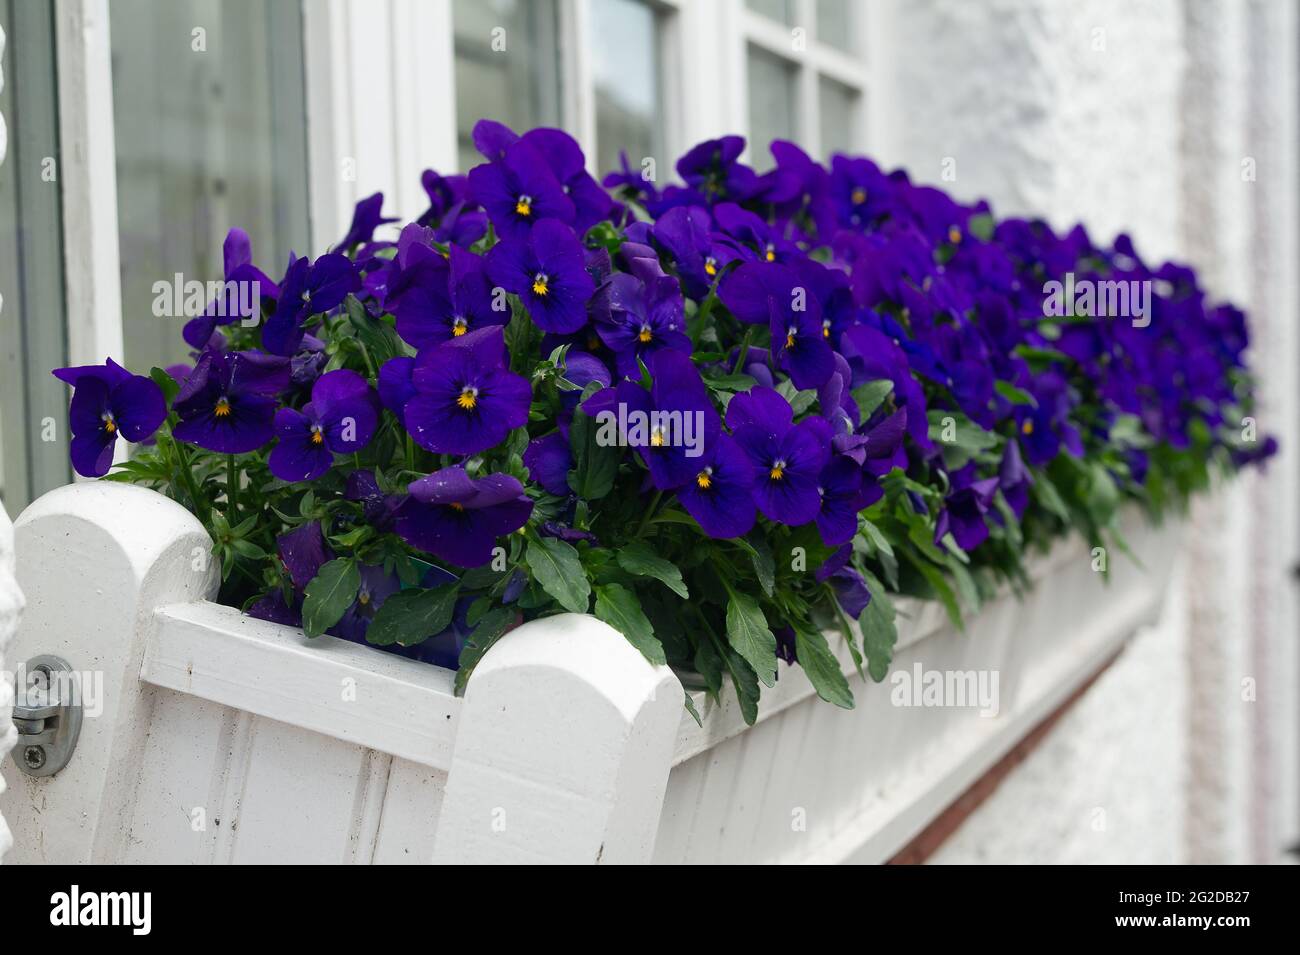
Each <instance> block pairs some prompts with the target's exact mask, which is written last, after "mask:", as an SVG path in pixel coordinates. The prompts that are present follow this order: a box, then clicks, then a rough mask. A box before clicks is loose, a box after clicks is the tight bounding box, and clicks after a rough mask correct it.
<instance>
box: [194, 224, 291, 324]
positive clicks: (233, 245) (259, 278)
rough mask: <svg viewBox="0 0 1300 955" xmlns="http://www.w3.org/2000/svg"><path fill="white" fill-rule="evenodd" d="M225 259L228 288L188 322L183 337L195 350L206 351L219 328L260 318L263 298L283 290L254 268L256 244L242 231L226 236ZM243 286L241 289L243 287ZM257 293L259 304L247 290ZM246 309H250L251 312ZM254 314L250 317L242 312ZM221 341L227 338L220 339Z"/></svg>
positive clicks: (236, 230)
mask: <svg viewBox="0 0 1300 955" xmlns="http://www.w3.org/2000/svg"><path fill="white" fill-rule="evenodd" d="M221 251H222V258H223V260H224V266H225V270H224V275H225V285H224V286H223V287H222V289H221V292H220V295H219V297H218V298H217V299H216V300H215V301H213V302H210V303H208V306H207V308H205V309H204V310H203V314H202V315H199V316H198V317H196V318H193V319H191V320H190V321H188V322H186V323H185V328H184V329H182V331H181V337H182V338H184V339H185V342H186V344H188V345H189V346H190V347H192V348H204V347H206V346H207V345H208V343H209V342H211V341H212V338H213V335H214V333H215V332H216V328H217V326H218V325H230V324H231V323H233V322H236V321H239V320H240V319H243V318H255V317H259V316H260V315H261V310H262V301H261V300H262V299H271V300H272V301H274V300H275V299H276V298H278V297H279V294H280V290H279V286H277V285H276V284H275V283H274V282H272V281H271V280H270V279H269V278H267V276H266V274H265V273H264V272H262V270H261V269H259V268H257V266H255V265H253V244H252V241H251V240H250V239H249V238H248V233H247V232H245V231H244V230H243V229H231V230H230V231H229V232H227V233H226V240H225V242H223V243H222V245H221ZM241 286H242V287H241ZM252 289H256V290H257V299H258V300H257V301H256V302H253V301H251V297H252V296H251V294H250V295H244V294H243V293H244V292H245V291H246V290H247V291H250V292H251V290H252ZM244 306H251V309H249V308H245V307H244ZM246 311H251V312H252V314H251V315H243V314H240V313H241V312H246ZM218 341H221V342H224V341H225V339H224V338H223V337H221V336H218Z"/></svg>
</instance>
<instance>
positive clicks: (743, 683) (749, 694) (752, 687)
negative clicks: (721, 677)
mask: <svg viewBox="0 0 1300 955" xmlns="http://www.w3.org/2000/svg"><path fill="white" fill-rule="evenodd" d="M721 650H722V659H723V663H724V664H725V665H726V668H727V672H728V673H729V674H731V682H732V685H733V686H735V688H736V701H737V702H738V703H739V704H740V715H741V716H742V717H743V718H744V720H745V723H746V724H747V725H749V726H753V725H754V724H755V723H756V722H757V721H758V696H759V692H760V691H759V689H758V677H757V676H756V675H755V674H754V668H753V667H751V666H750V665H749V664H748V663H746V662H745V658H744V657H742V656H741V655H740V654H739V653H737V652H736V651H735V650H733V649H732V648H731V647H729V646H727V645H726V644H723V645H722V648H721Z"/></svg>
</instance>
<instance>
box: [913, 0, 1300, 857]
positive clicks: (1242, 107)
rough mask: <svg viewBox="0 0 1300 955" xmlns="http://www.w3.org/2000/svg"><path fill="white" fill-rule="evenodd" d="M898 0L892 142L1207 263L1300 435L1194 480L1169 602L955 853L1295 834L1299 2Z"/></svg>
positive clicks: (1219, 842) (1110, 847)
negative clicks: (1223, 483)
mask: <svg viewBox="0 0 1300 955" xmlns="http://www.w3.org/2000/svg"><path fill="white" fill-rule="evenodd" d="M895 23H896V29H897V33H898V37H899V44H898V48H897V51H896V53H895V60H896V63H897V67H896V69H895V77H896V83H897V88H896V90H895V91H894V93H895V96H896V100H897V102H896V104H895V111H896V113H897V115H898V117H899V120H898V129H897V130H896V131H895V137H894V138H895V141H896V143H897V150H898V151H897V154H896V155H895V156H891V157H890V158H891V159H897V160H898V161H899V162H900V163H902V164H903V165H905V166H906V167H907V168H908V169H909V170H912V171H913V172H914V175H915V176H916V178H918V179H922V180H928V181H933V182H936V183H937V184H941V185H943V186H945V187H946V188H949V189H952V190H954V191H955V192H956V193H957V194H959V195H961V196H963V197H965V198H970V199H973V198H976V197H981V196H983V197H988V198H989V199H991V200H992V202H993V203H994V207H995V209H996V210H997V211H998V212H1000V213H1002V214H1021V213H1032V214H1038V215H1043V216H1045V217H1046V218H1047V219H1048V220H1049V221H1051V222H1052V223H1053V224H1054V225H1056V226H1058V227H1065V226H1069V225H1071V224H1072V223H1074V222H1075V221H1080V220H1081V221H1083V222H1084V223H1085V224H1086V225H1087V226H1088V228H1089V231H1090V233H1091V234H1092V235H1093V237H1094V238H1096V239H1098V240H1107V239H1109V238H1111V237H1112V236H1113V235H1114V234H1115V233H1117V232H1120V231H1127V232H1129V233H1130V234H1131V235H1132V236H1133V237H1134V240H1135V244H1136V245H1137V248H1138V250H1139V251H1140V252H1141V253H1142V254H1143V255H1144V256H1146V257H1148V258H1152V259H1155V258H1160V257H1169V256H1172V257H1178V258H1180V259H1183V260H1186V261H1190V262H1192V263H1193V264H1195V265H1196V266H1197V267H1198V268H1199V269H1201V270H1202V274H1203V276H1204V278H1205V280H1206V282H1207V284H1208V286H1209V287H1210V289H1211V290H1212V292H1213V293H1214V294H1215V295H1218V296H1222V297H1231V298H1233V299H1234V300H1236V301H1238V302H1240V303H1241V304H1243V305H1245V306H1246V307H1248V308H1249V309H1250V311H1251V315H1252V322H1253V330H1254V335H1255V340H1256V342H1257V347H1256V351H1255V360H1256V362H1257V365H1258V367H1259V369H1260V371H1261V373H1262V374H1263V378H1264V380H1263V387H1262V390H1261V407H1260V411H1259V417H1260V427H1261V428H1262V429H1263V430H1265V431H1270V432H1272V433H1275V434H1278V435H1279V437H1280V438H1281V439H1282V440H1283V442H1284V447H1285V446H1286V445H1287V444H1288V442H1289V444H1290V445H1291V447H1285V450H1284V453H1283V455H1281V456H1280V457H1279V458H1278V459H1277V460H1275V461H1274V462H1273V464H1272V466H1271V467H1270V469H1269V471H1268V473H1267V475H1265V476H1263V477H1255V476H1250V477H1247V478H1246V479H1244V480H1241V481H1238V482H1236V483H1235V484H1234V485H1233V486H1232V487H1230V488H1228V489H1225V490H1224V491H1223V492H1222V493H1220V494H1218V495H1216V496H1215V497H1214V498H1212V499H1209V500H1206V501H1203V502H1201V503H1199V504H1198V505H1197V507H1196V508H1195V510H1194V515H1193V524H1192V532H1191V534H1190V535H1189V544H1188V547H1187V550H1186V553H1185V555H1184V561H1183V563H1184V567H1185V573H1183V574H1182V575H1181V578H1182V580H1183V584H1182V585H1181V586H1180V587H1178V588H1176V593H1175V595H1174V599H1173V600H1172V601H1171V604H1170V607H1169V610H1168V613H1167V614H1166V619H1165V620H1164V621H1163V623H1162V624H1161V626H1159V627H1157V628H1155V629H1154V630H1151V631H1148V632H1146V633H1144V634H1141V635H1139V636H1138V637H1137V638H1136V639H1135V641H1134V642H1133V644H1132V645H1131V647H1130V648H1129V651H1128V652H1127V653H1125V654H1124V655H1123V656H1122V657H1121V658H1120V660H1119V661H1118V662H1117V663H1116V664H1115V665H1114V666H1113V667H1112V668H1111V670H1110V671H1109V672H1108V673H1107V674H1105V676H1103V677H1102V679H1100V680H1099V681H1098V682H1097V683H1096V684H1095V685H1094V686H1093V688H1092V689H1091V690H1090V691H1089V692H1088V693H1087V694H1086V696H1085V697H1084V698H1083V699H1082V700H1081V701H1080V702H1079V703H1078V704H1077V705H1076V707H1075V708H1074V710H1073V711H1072V712H1071V713H1069V714H1068V715H1067V716H1066V717H1065V718H1064V719H1063V720H1062V721H1061V722H1060V723H1059V724H1058V725H1057V726H1056V727H1055V728H1054V730H1053V731H1052V732H1051V734H1050V735H1049V736H1048V737H1047V739H1046V740H1045V742H1044V743H1043V744H1042V745H1041V746H1040V747H1039V748H1038V749H1037V750H1036V751H1035V752H1034V753H1033V754H1032V755H1031V756H1030V757H1029V758H1028V759H1027V760H1026V761H1025V762H1024V763H1022V764H1021V765H1020V766H1019V767H1018V769H1017V770H1015V771H1013V773H1012V774H1011V775H1010V777H1009V778H1008V779H1007V780H1006V781H1005V782H1004V783H1003V784H1002V785H1001V786H1000V787H999V789H998V790H996V791H995V793H994V794H993V796H992V797H991V798H990V799H989V800H988V801H987V802H986V803H985V804H984V805H983V806H982V807H981V808H980V809H979V810H977V811H976V812H975V813H974V814H973V815H972V816H971V817H970V818H969V819H968V821H967V822H966V824H965V825H964V826H963V827H962V828H961V829H960V830H959V831H958V832H957V833H955V834H954V836H953V837H952V838H951V839H950V840H949V841H948V843H947V844H946V845H945V846H944V847H943V848H942V849H941V850H940V851H939V852H938V853H937V855H936V857H935V861H938V862H976V861H980V862H1022V861H1023V862H1029V861H1040V862H1050V861H1062V862H1179V861H1223V862H1240V861H1274V860H1276V859H1279V858H1281V857H1282V849H1283V847H1284V846H1285V845H1287V844H1288V843H1289V842H1291V841H1292V840H1293V839H1294V836H1295V832H1296V818H1297V811H1296V788H1297V787H1296V762H1295V760H1296V753H1295V751H1296V713H1297V702H1296V700H1297V693H1296V691H1297V678H1296V677H1297V658H1296V652H1295V646H1294V644H1295V640H1294V634H1295V633H1296V632H1297V618H1296V608H1295V594H1294V587H1293V585H1292V584H1291V583H1290V581H1289V580H1288V578H1287V573H1288V571H1289V568H1290V567H1291V566H1293V565H1294V563H1295V559H1296V554H1297V546H1296V535H1295V525H1296V516H1295V504H1296V500H1297V496H1298V495H1300V491H1298V490H1297V480H1296V465H1295V458H1294V455H1293V446H1294V445H1295V443H1296V439H1297V428H1296V400H1295V395H1296V392H1297V390H1298V389H1297V387H1296V382H1297V357H1298V356H1297V340H1296V335H1295V331H1294V326H1295V324H1296V322H1295V318H1294V316H1295V314H1296V305H1295V303H1296V298H1295V282H1294V279H1293V277H1292V275H1293V272H1294V263H1295V261H1296V259H1295V248H1296V246H1295V236H1296V229H1297V223H1296V211H1295V210H1296V208H1297V202H1296V192H1295V185H1294V182H1293V179H1294V171H1295V168H1296V166H1295V119H1294V116H1295V111H1296V97H1295V89H1296V83H1297V76H1296V60H1297V50H1296V46H1297V44H1296V35H1297V24H1296V10H1295V8H1294V4H1292V3H1291V2H1289V0H1253V2H1248V3H1239V2H1226V0H1197V2H1191V0H1188V2H1178V0H1138V2H1134V0H1128V2H1126V0H1086V2H1078V3H1070V4H1063V3H1057V2H1052V0H993V2H988V3H978V4H975V3H968V2H963V0H912V2H907V3H902V4H900V5H898V7H897V9H896V13H895ZM1246 160H1249V161H1250V164H1251V165H1253V171H1254V173H1255V176H1254V178H1250V177H1248V176H1245V175H1243V170H1244V169H1245V168H1246V165H1243V163H1244V161H1246ZM945 161H947V162H948V166H947V168H949V169H952V168H954V165H955V171H956V177H955V179H953V180H949V181H944V180H943V177H942V170H943V169H944V168H945V166H944V163H945ZM1124 572H1128V571H1124ZM1133 572H1136V571H1133ZM1247 686H1249V687H1250V688H1253V692H1254V694H1255V696H1254V698H1253V699H1249V698H1247V697H1248V696H1250V693H1248V692H1247V691H1246V687H1247Z"/></svg>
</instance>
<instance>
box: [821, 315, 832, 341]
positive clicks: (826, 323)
mask: <svg viewBox="0 0 1300 955" xmlns="http://www.w3.org/2000/svg"><path fill="white" fill-rule="evenodd" d="M830 337H831V320H830V319H829V318H823V319H822V338H830Z"/></svg>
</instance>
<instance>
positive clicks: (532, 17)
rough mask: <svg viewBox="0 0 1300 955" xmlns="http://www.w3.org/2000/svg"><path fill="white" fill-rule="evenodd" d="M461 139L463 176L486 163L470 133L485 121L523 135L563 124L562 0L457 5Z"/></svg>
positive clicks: (476, 0) (459, 1) (465, 0)
mask: <svg viewBox="0 0 1300 955" xmlns="http://www.w3.org/2000/svg"><path fill="white" fill-rule="evenodd" d="M452 19H453V23H454V28H455V33H456V135H457V146H458V155H459V162H460V168H461V171H462V172H464V171H466V170H468V169H471V168H473V167H474V166H477V165H478V164H479V163H481V162H482V161H483V157H481V156H480V155H479V154H478V151H477V150H476V149H475V148H474V143H473V142H472V141H471V139H470V133H471V132H472V131H473V129H474V124H475V123H476V122H478V121H479V120H480V119H495V120H497V121H498V122H501V123H505V124H506V125H507V126H509V127H510V128H511V129H514V130H516V131H520V130H525V129H531V128H532V127H534V126H559V125H560V52H559V39H558V26H557V19H558V14H557V11H556V3H555V0H531V2H530V0H455V2H454V3H453V5H452Z"/></svg>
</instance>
